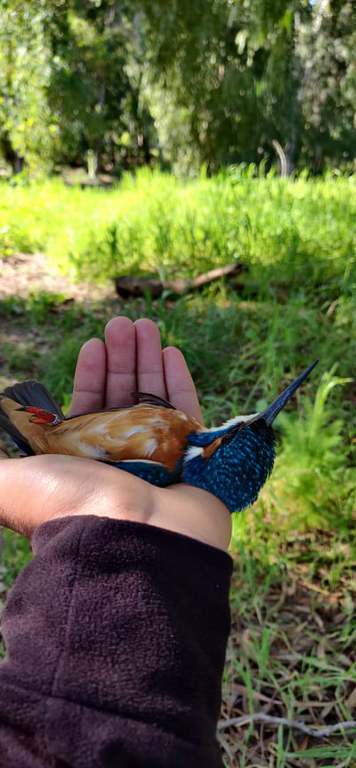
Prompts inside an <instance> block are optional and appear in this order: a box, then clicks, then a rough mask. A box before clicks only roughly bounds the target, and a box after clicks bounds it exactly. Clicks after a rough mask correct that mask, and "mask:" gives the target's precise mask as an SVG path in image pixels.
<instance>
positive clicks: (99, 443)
mask: <svg viewBox="0 0 356 768" xmlns="http://www.w3.org/2000/svg"><path fill="white" fill-rule="evenodd" d="M201 429H202V425H201V424H199V422H198V421H197V420H196V419H194V418H192V417H190V416H187V415H186V414H185V413H182V412H181V411H176V410H173V409H169V408H160V407H157V406H152V405H146V404H145V405H143V404H140V405H136V406H133V407H132V408H122V409H120V410H111V411H103V412H101V413H91V414H84V415H82V416H76V417H74V418H71V419H68V420H66V421H63V422H61V423H60V424H58V426H56V427H51V426H48V427H47V426H45V427H44V429H43V432H42V438H41V441H40V442H41V445H38V446H37V448H39V449H40V450H39V452H41V453H64V454H69V455H71V456H82V457H86V458H94V459H102V460H104V461H123V460H125V459H146V460H147V459H149V460H150V461H157V462H161V463H162V464H164V465H165V466H166V467H167V468H168V469H174V467H175V465H176V463H177V460H178V459H179V458H180V457H181V456H182V453H183V450H184V447H185V443H186V437H187V435H188V434H190V433H191V432H196V431H200V430H201Z"/></svg>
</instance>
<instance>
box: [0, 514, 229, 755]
mask: <svg viewBox="0 0 356 768" xmlns="http://www.w3.org/2000/svg"><path fill="white" fill-rule="evenodd" d="M33 551H34V558H33V560H32V561H31V562H30V563H29V565H28V566H27V567H26V568H25V569H24V570H23V571H22V573H21V574H20V575H19V577H18V579H17V581H16V583H15V586H14V587H13V589H12V590H11V592H10V594H9V596H8V600H7V603H6V607H5V610H4V614H3V625H2V632H3V636H4V639H5V644H6V649H7V657H6V659H5V661H4V662H3V663H2V664H1V665H0V766H1V768H3V767H4V768H5V766H6V768H10V767H12V766H14V768H15V766H16V768H44V767H46V768H48V767H49V766H51V767H52V766H53V768H65V767H66V766H67V768H69V766H70V768H94V766H95V768H136V767H137V768H139V767H141V766H142V768H143V767H144V768H197V766H200V765H201V766H204V768H222V760H221V757H220V753H219V748H218V745H217V742H216V737H215V731H216V722H217V718H218V715H219V709H220V696H221V675H222V671H223V664H224V657H225V648H226V642H227V637H228V632H229V623H230V615H229V604H228V592H229V584H230V577H231V570H232V563H231V558H230V557H229V556H228V555H227V554H225V553H223V552H221V551H220V550H218V549H215V548H214V547H210V546H207V545H205V544H201V543H199V542H197V541H195V540H193V539H190V538H188V537H186V536H182V535H179V534H176V533H171V532H169V531H166V530H163V529H161V528H154V527H152V526H148V525H142V524H138V523H130V522H120V521H115V520H112V519H108V518H100V517H94V516H92V517H72V518H70V517H67V518H63V519H61V520H55V521H51V522H49V523H46V524H44V525H42V526H41V527H40V528H39V529H38V530H37V531H36V533H35V535H34V537H33Z"/></svg>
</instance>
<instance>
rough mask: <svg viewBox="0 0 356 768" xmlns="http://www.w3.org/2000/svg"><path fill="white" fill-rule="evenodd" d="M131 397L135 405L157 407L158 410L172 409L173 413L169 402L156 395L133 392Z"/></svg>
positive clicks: (172, 406)
mask: <svg viewBox="0 0 356 768" xmlns="http://www.w3.org/2000/svg"><path fill="white" fill-rule="evenodd" d="M133 397H134V398H135V400H136V401H137V403H142V404H143V405H157V407H158V408H172V410H173V411H175V410H176V408H175V407H174V405H172V403H170V402H169V400H165V399H164V398H163V397H158V396H157V395H151V394H149V392H133Z"/></svg>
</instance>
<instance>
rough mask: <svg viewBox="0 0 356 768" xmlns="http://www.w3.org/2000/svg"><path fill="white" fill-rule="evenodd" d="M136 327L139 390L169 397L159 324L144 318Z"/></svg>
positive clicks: (137, 322)
mask: <svg viewBox="0 0 356 768" xmlns="http://www.w3.org/2000/svg"><path fill="white" fill-rule="evenodd" d="M135 328H136V347H137V387H138V391H139V392H149V393H150V394H152V395H158V397H167V392H166V383H165V379H164V372H163V359H162V349H161V336H160V332H159V330H158V326H157V325H156V323H154V322H153V321H152V320H146V319H142V320H137V321H136V323H135Z"/></svg>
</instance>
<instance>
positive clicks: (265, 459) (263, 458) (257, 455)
mask: <svg viewBox="0 0 356 768" xmlns="http://www.w3.org/2000/svg"><path fill="white" fill-rule="evenodd" d="M221 435H222V433H221V431H219V432H215V433H213V436H214V440H216V439H219V438H220V437H221ZM204 436H205V439H207V438H209V437H210V439H211V433H203V434H201V435H199V437H200V438H202V440H201V442H203V441H204ZM196 437H197V436H196V435H193V436H192V442H193V443H196V442H197V441H196ZM189 442H190V438H188V443H189ZM274 443H275V438H274V434H273V430H272V428H271V427H270V426H268V424H266V422H265V421H264V420H263V419H259V420H257V421H254V422H252V423H251V424H250V425H244V424H241V425H240V426H239V428H237V429H235V430H232V431H231V432H229V430H226V433H225V435H224V436H223V439H222V440H221V443H220V444H219V445H218V447H217V448H216V450H215V451H214V452H213V453H212V455H211V456H210V458H208V459H206V458H205V457H204V453H203V448H200V451H201V453H198V451H199V448H197V453H196V455H194V454H192V453H191V454H189V448H188V451H187V454H186V460H185V462H184V465H183V472H182V480H183V482H185V483H189V484H190V485H195V486H197V487H199V488H204V489H205V490H206V491H210V492H211V493H213V494H214V495H215V496H218V498H219V499H221V501H222V502H223V503H224V504H225V505H226V506H227V507H228V509H229V510H230V511H231V512H235V511H236V512H237V511H240V510H242V509H244V508H245V507H247V506H249V505H250V504H252V503H253V502H254V501H256V499H257V496H258V493H259V491H260V489H261V488H262V486H263V485H264V483H265V482H266V480H267V477H268V475H269V474H270V473H271V471H272V468H273V464H274V458H275V448H274ZM189 456H191V457H190V458H189Z"/></svg>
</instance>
